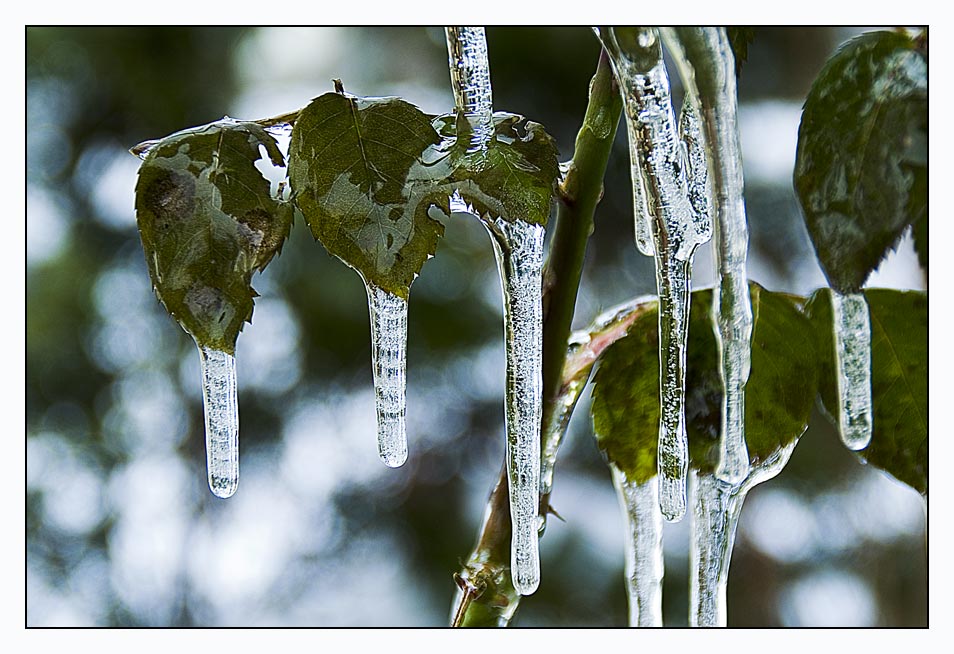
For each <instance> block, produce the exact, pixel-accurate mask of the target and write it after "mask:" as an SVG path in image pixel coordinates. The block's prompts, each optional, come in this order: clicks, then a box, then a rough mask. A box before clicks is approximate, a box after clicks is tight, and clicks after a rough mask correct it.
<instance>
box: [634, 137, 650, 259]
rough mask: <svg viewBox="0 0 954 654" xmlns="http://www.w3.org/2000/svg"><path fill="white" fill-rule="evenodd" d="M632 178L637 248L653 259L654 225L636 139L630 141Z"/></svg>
mask: <svg viewBox="0 0 954 654" xmlns="http://www.w3.org/2000/svg"><path fill="white" fill-rule="evenodd" d="M629 165H630V173H631V174H630V176H631V178H632V180H633V227H634V233H635V234H636V248H637V249H638V250H639V251H640V252H642V253H643V254H645V255H646V256H647V257H651V256H653V255H654V254H656V249H655V247H653V224H652V215H651V214H650V213H649V206H648V205H647V204H646V189H644V188H643V175H642V173H641V172H640V171H639V170H640V169H639V152H638V151H637V148H636V139H633V138H631V139H629Z"/></svg>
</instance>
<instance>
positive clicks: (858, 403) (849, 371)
mask: <svg viewBox="0 0 954 654" xmlns="http://www.w3.org/2000/svg"><path fill="white" fill-rule="evenodd" d="M831 308H832V317H833V319H834V330H835V367H836V368H837V378H838V407H839V408H838V432H839V433H840V434H841V440H842V442H843V443H844V444H845V446H846V447H847V448H848V449H850V450H862V449H864V448H866V447H868V443H870V442H871V430H872V410H871V318H870V316H869V315H868V301H867V300H866V299H865V296H864V293H848V294H845V295H842V294H841V293H838V292H837V291H834V290H833V291H832V293H831Z"/></svg>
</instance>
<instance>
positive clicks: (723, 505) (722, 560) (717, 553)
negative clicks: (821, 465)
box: [689, 439, 798, 627]
mask: <svg viewBox="0 0 954 654" xmlns="http://www.w3.org/2000/svg"><path fill="white" fill-rule="evenodd" d="M797 442H798V439H796V440H794V441H792V442H791V443H789V444H788V445H786V446H785V447H784V448H782V449H780V450H778V451H777V452H776V453H775V454H774V455H773V456H771V457H770V458H768V459H767V460H766V461H764V462H763V463H761V464H760V465H758V466H757V467H754V468H751V469H750V471H749V474H748V476H746V478H745V479H744V480H742V482H740V483H738V484H729V483H726V482H724V481H722V480H721V479H719V478H718V477H716V476H715V475H711V474H704V475H701V474H699V473H698V472H696V471H695V470H693V472H692V475H691V480H690V485H689V489H690V493H691V501H692V524H691V525H690V531H691V541H690V545H689V570H690V578H689V626H691V627H724V626H726V619H727V613H726V587H727V585H728V582H729V563H730V562H731V560H732V546H733V545H734V544H735V531H736V527H738V524H739V516H740V515H741V514H742V503H743V501H744V500H745V496H746V494H747V493H748V492H749V491H750V490H752V488H754V487H755V486H757V485H758V484H761V483H762V482H763V481H768V480H769V479H771V478H773V477H775V476H776V475H777V474H778V473H780V472H781V471H782V468H784V467H785V465H786V464H787V463H788V460H789V459H790V458H791V456H792V451H793V450H794V449H795V445H796V443H797Z"/></svg>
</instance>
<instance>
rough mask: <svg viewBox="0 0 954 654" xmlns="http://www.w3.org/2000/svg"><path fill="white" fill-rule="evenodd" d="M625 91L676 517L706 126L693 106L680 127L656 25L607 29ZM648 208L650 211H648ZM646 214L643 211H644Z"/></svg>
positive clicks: (681, 506) (670, 512)
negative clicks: (655, 301) (652, 291)
mask: <svg viewBox="0 0 954 654" xmlns="http://www.w3.org/2000/svg"><path fill="white" fill-rule="evenodd" d="M597 33H598V35H599V37H600V40H601V41H602V42H603V46H604V48H605V49H606V51H607V52H608V53H609V57H610V61H611V62H612V64H613V70H614V72H615V74H616V77H617V79H618V80H619V84H620V86H621V87H622V90H623V103H624V107H625V111H626V124H627V127H628V129H629V140H630V156H631V158H632V161H631V167H632V172H633V197H634V203H633V204H634V210H635V211H636V213H637V215H636V216H635V217H634V220H635V224H636V242H637V245H638V246H639V249H640V251H642V252H644V253H647V252H648V251H649V246H648V242H647V239H646V233H645V232H646V224H647V223H648V224H649V227H650V230H651V233H652V253H653V254H654V255H655V258H656V289H657V294H658V296H659V401H660V418H659V449H658V452H659V454H658V464H657V465H658V470H659V505H660V509H661V510H662V513H663V515H664V516H665V517H666V519H668V520H670V521H675V520H680V519H681V518H682V516H683V515H684V514H685V511H686V471H687V467H688V461H689V449H688V443H687V440H686V427H685V406H684V402H685V360H686V339H687V337H688V329H689V278H690V274H691V269H692V255H693V253H694V251H695V249H696V247H697V246H699V245H701V244H702V243H705V242H706V241H707V240H709V238H710V236H711V222H710V220H709V214H708V202H707V199H706V195H705V193H700V192H699V189H700V188H705V186H706V184H707V182H706V181H705V176H706V169H705V166H701V165H699V162H700V148H699V144H700V139H701V137H700V135H699V134H700V133H699V128H698V122H697V120H696V117H695V115H694V114H693V113H692V109H691V108H688V107H687V108H685V109H684V110H683V116H682V120H681V121H680V124H679V126H678V127H677V123H676V116H675V113H674V111H673V106H672V97H671V94H670V88H669V75H668V73H667V71H666V66H665V63H664V62H663V57H662V46H661V43H660V41H659V35H658V32H657V30H656V29H654V28H644V27H638V28H614V27H609V28H600V29H599V30H597ZM643 212H646V213H645V214H643ZM641 214H642V215H641Z"/></svg>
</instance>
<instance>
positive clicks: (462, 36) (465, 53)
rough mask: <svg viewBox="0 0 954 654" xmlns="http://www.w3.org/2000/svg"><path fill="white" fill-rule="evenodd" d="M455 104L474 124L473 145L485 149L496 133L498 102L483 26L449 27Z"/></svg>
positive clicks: (448, 40)
mask: <svg viewBox="0 0 954 654" xmlns="http://www.w3.org/2000/svg"><path fill="white" fill-rule="evenodd" d="M444 33H445V36H446V37H447V54H448V64H449V67H450V75H451V88H453V90H454V102H455V103H456V105H457V109H458V110H459V111H462V112H464V115H465V116H467V118H468V120H469V121H470V123H471V125H472V127H473V129H474V133H473V145H475V146H476V147H483V146H484V145H486V144H487V143H488V142H489V141H490V138H491V137H492V136H493V134H494V120H493V119H494V100H493V90H492V87H491V85H490V63H489V60H488V59H487V37H486V35H485V34H484V28H483V27H445V28H444Z"/></svg>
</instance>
